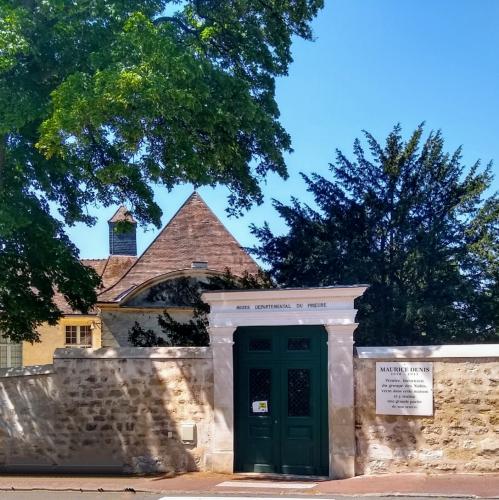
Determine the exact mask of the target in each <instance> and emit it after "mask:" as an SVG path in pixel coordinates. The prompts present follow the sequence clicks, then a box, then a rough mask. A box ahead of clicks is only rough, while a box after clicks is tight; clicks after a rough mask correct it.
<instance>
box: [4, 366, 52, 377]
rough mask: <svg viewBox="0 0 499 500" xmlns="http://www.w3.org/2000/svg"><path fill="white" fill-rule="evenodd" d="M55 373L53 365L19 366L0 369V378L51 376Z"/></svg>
mask: <svg viewBox="0 0 499 500" xmlns="http://www.w3.org/2000/svg"><path fill="white" fill-rule="evenodd" d="M52 373H55V370H54V365H35V366H20V367H16V368H2V369H0V378H5V377H30V376H33V375H51V374H52Z"/></svg>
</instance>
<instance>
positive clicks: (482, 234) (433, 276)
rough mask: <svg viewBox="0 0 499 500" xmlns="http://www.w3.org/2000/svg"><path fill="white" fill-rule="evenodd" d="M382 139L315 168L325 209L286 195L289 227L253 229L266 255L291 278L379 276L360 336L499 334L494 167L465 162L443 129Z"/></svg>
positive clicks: (484, 337)
mask: <svg viewBox="0 0 499 500" xmlns="http://www.w3.org/2000/svg"><path fill="white" fill-rule="evenodd" d="M422 136H423V126H420V127H418V129H417V130H416V131H415V132H414V133H413V134H412V135H411V137H410V138H409V140H407V141H405V140H404V139H403V138H402V135H401V129H400V127H399V126H396V127H395V128H394V129H393V131H392V132H391V133H390V134H389V136H388V137H387V139H386V141H385V144H384V145H381V144H380V143H378V141H377V140H376V139H375V138H374V137H373V136H372V135H371V134H369V133H367V132H365V138H366V142H367V148H368V151H367V152H366V151H365V147H364V146H363V144H362V143H361V142H360V141H359V140H356V141H355V143H354V157H355V159H354V160H351V159H349V158H348V157H347V156H345V155H344V154H343V153H342V152H341V151H337V154H336V162H335V163H334V164H332V165H330V171H331V177H330V178H325V177H323V176H320V175H317V174H313V175H311V176H306V175H303V178H304V179H305V182H306V184H307V188H308V191H310V192H311V193H312V194H313V196H314V198H315V202H316V205H317V208H312V207H310V206H307V205H304V204H303V203H300V202H299V201H298V200H297V199H293V200H292V203H291V204H290V205H285V204H283V203H280V202H278V201H275V202H274V203H275V208H276V209H277V211H278V212H279V214H280V216H281V217H282V218H283V219H284V220H285V221H286V223H287V225H288V227H289V232H288V234H286V235H284V236H274V235H273V234H272V232H271V230H270V228H269V226H268V225H265V226H264V227H262V228H253V231H254V234H256V236H257V237H258V238H259V241H260V246H259V247H258V248H257V249H256V253H257V255H258V256H259V257H261V258H262V259H263V260H264V261H266V262H267V263H268V264H270V265H271V274H272V275H273V277H274V278H275V279H276V280H277V282H278V283H279V284H280V285H284V286H317V285H320V286H327V285H336V284H345V285H346V284H355V283H368V284H370V287H369V289H368V290H367V292H366V293H365V295H364V296H363V298H361V299H360V300H359V301H358V304H357V306H358V309H359V313H358V321H359V323H360V325H359V328H358V330H357V342H358V343H359V344H361V345H362V344H367V345H393V344H395V345H397V344H402V345H403V344H408V345H410V344H413V345H414V344H415V345H418V344H435V343H459V342H497V341H498V335H499V198H498V197H497V195H491V196H489V197H487V191H488V190H489V188H490V186H491V182H492V170H491V165H488V166H487V167H486V168H484V169H482V168H481V167H480V163H479V162H477V163H476V164H475V165H473V166H472V167H471V168H465V166H464V165H462V163H461V150H460V149H458V150H457V151H456V152H454V153H452V154H450V153H447V152H445V150H444V140H443V137H442V135H441V133H440V132H437V133H434V132H431V133H430V134H429V135H428V136H427V137H426V139H423V137H422Z"/></svg>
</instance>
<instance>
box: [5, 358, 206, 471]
mask: <svg viewBox="0 0 499 500" xmlns="http://www.w3.org/2000/svg"><path fill="white" fill-rule="evenodd" d="M1 375H2V377H0V442H1V445H0V469H1V470H4V471H5V470H19V471H22V470H36V469H38V470H53V471H61V472H62V471H71V470H78V471H80V472H81V471H98V472H120V473H145V472H179V471H191V470H204V469H205V468H206V460H207V451H208V444H209V443H210V440H211V432H212V420H213V367H212V356H211V352H210V351H209V349H208V348H143V349H140V348H135V349H99V350H95V351H87V350H85V349H58V350H57V351H56V353H55V357H54V364H53V365H48V366H45V367H33V368H24V369H10V370H2V373H1ZM185 422H193V423H195V424H196V432H195V440H194V442H189V443H184V442H182V441H181V439H180V435H179V430H180V425H181V424H182V423H185Z"/></svg>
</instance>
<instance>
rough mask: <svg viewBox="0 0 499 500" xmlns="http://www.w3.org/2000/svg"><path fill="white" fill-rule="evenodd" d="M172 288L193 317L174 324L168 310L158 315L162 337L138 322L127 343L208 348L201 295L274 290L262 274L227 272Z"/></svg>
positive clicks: (178, 283)
mask: <svg viewBox="0 0 499 500" xmlns="http://www.w3.org/2000/svg"><path fill="white" fill-rule="evenodd" d="M175 286H176V287H177V288H179V289H180V290H181V291H182V297H183V301H184V303H186V302H189V304H190V306H189V307H192V309H193V315H192V318H191V319H190V320H189V321H188V322H187V323H182V322H180V321H177V320H176V319H175V318H174V317H173V316H172V315H171V314H170V313H169V312H168V310H166V309H165V310H164V311H163V314H162V315H159V316H158V325H159V327H160V330H161V332H162V335H158V334H157V333H155V332H154V331H153V330H151V329H148V330H145V329H144V328H142V327H141V326H140V324H139V323H137V322H135V324H134V326H133V327H132V328H131V329H130V330H129V332H128V340H129V342H130V343H131V344H132V345H133V346H136V347H154V346H163V345H168V346H176V347H193V346H207V345H208V344H209V342H210V337H209V334H208V313H209V312H210V307H209V305H208V304H206V302H203V300H202V299H201V294H202V293H203V292H206V291H209V290H212V291H213V290H243V289H244V290H254V289H260V288H273V286H274V284H273V282H272V281H271V279H270V277H269V276H268V275H267V274H266V273H264V272H263V271H260V272H258V273H257V274H250V273H248V272H246V273H244V274H243V276H235V275H234V274H232V272H231V271H230V269H226V270H225V272H224V273H223V274H221V275H218V276H210V277H209V278H208V279H207V280H206V281H194V280H192V279H189V278H180V279H177V280H176V283H175Z"/></svg>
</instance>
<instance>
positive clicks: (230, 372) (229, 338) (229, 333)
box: [209, 326, 235, 473]
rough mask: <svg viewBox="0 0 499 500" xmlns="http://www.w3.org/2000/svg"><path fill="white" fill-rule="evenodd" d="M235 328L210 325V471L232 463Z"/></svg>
mask: <svg viewBox="0 0 499 500" xmlns="http://www.w3.org/2000/svg"><path fill="white" fill-rule="evenodd" d="M234 331H235V328H234V327H213V326H210V328H209V332H210V345H211V349H212V352H213V370H214V371H213V385H214V388H213V392H214V393H213V404H214V412H213V420H214V421H213V424H214V425H213V446H212V451H211V455H210V457H211V469H212V470H213V472H226V473H232V471H233V466H234V402H233V398H234V365H233V353H232V346H233V344H234V340H233V337H234Z"/></svg>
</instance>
